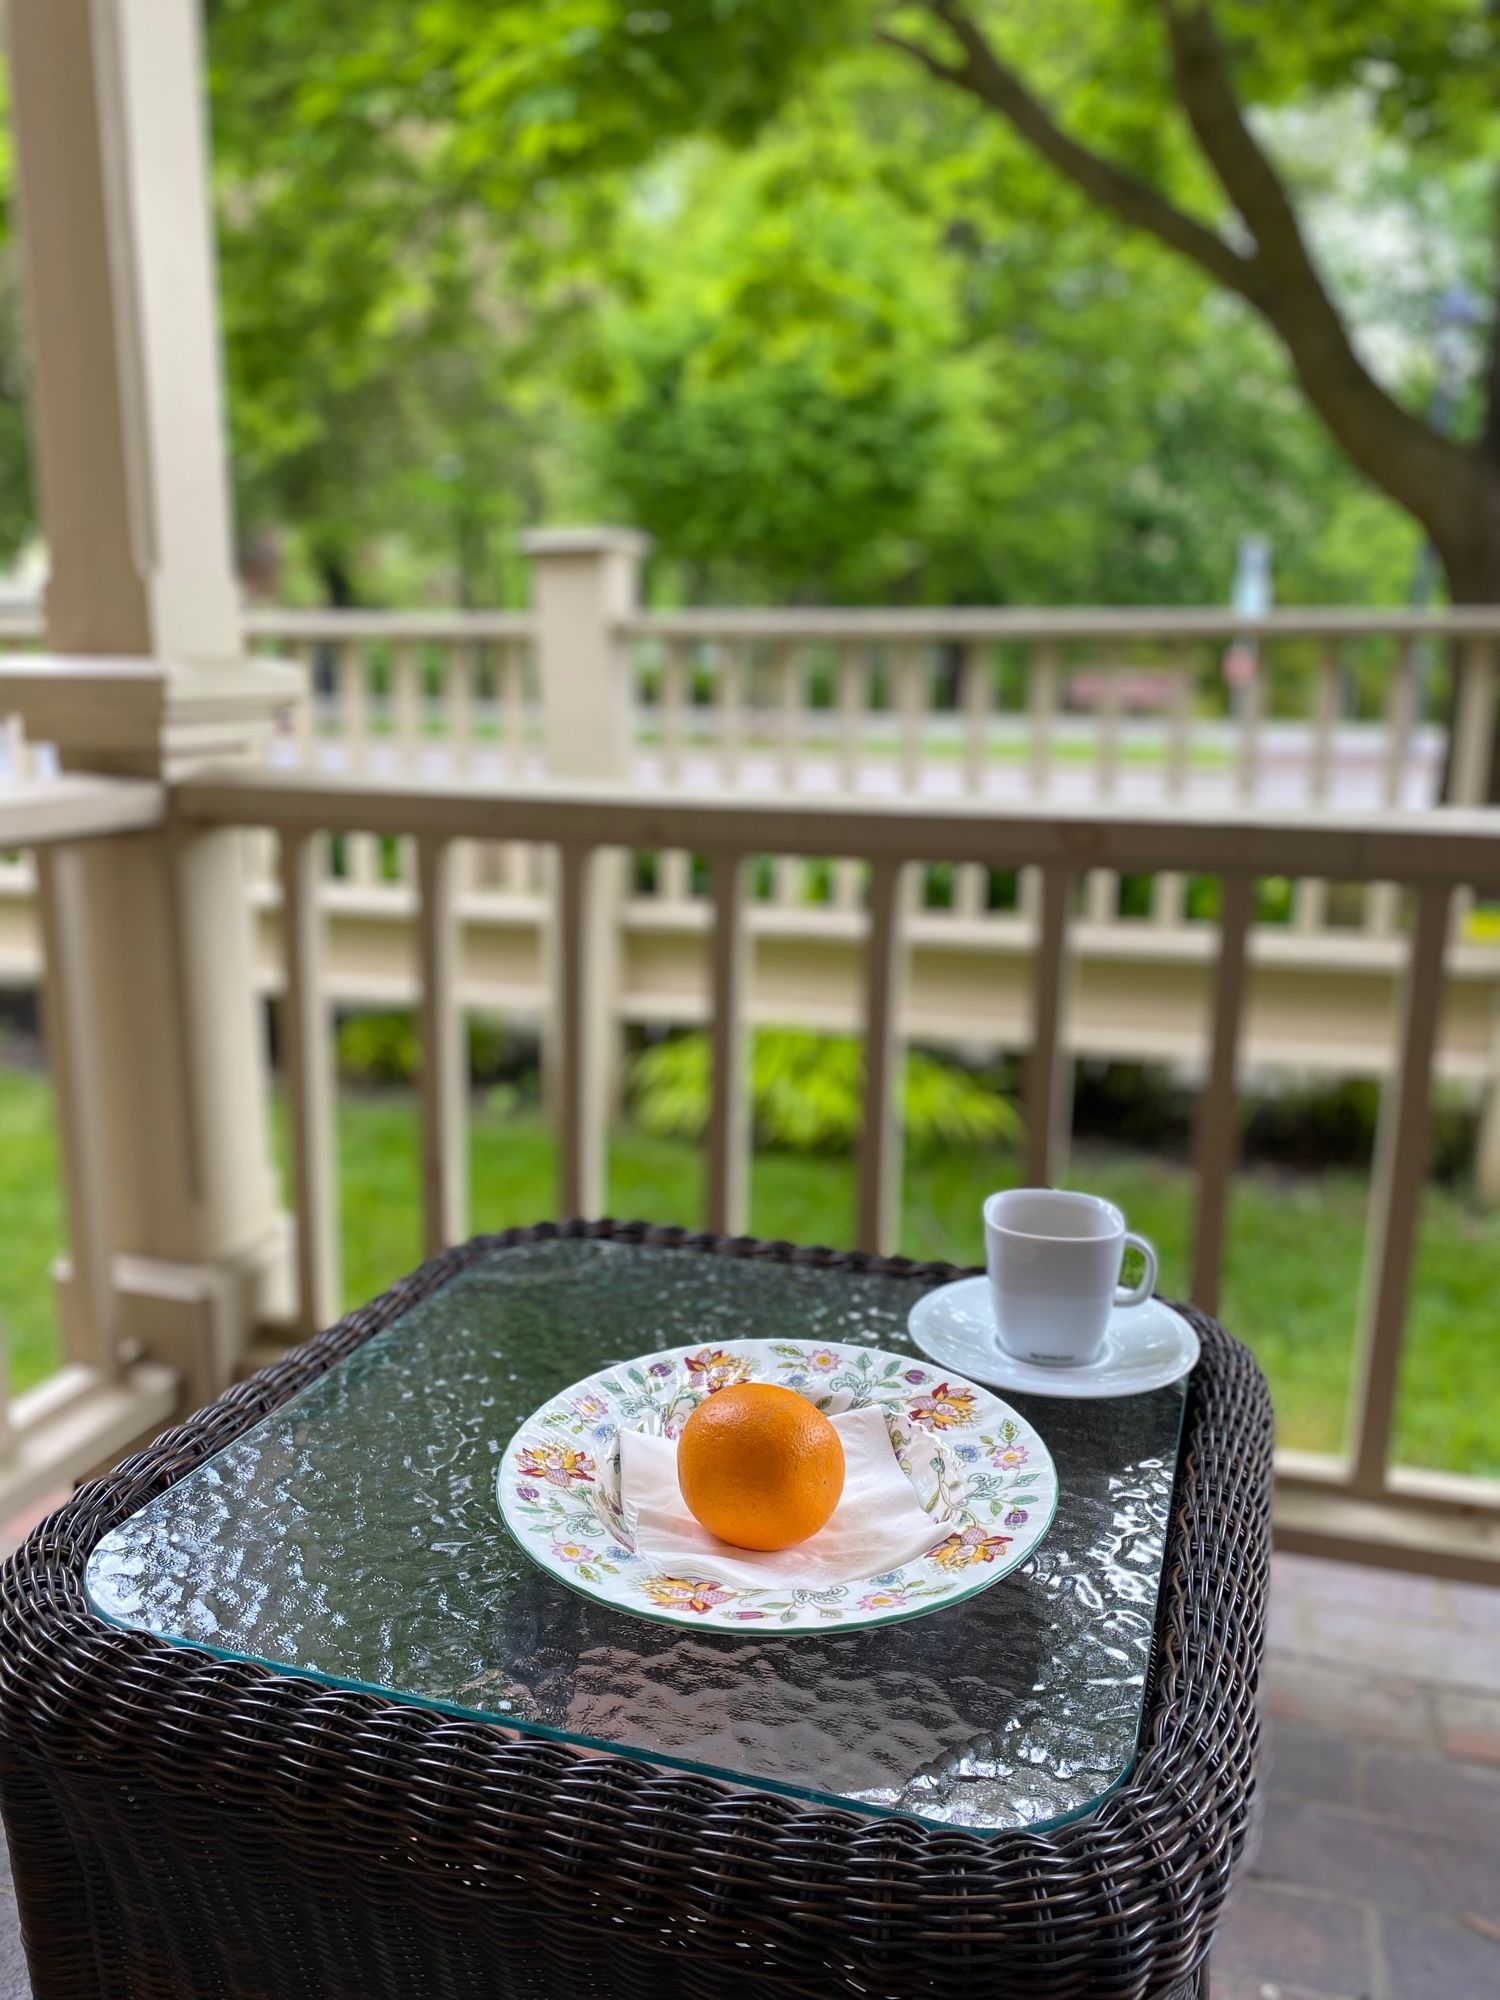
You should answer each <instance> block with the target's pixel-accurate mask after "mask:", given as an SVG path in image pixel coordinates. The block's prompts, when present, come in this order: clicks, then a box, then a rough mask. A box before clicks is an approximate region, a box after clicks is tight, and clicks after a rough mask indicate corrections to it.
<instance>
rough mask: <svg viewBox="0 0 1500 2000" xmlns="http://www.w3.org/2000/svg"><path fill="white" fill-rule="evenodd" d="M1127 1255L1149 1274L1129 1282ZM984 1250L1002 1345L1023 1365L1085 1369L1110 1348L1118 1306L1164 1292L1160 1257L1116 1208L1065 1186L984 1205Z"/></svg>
mask: <svg viewBox="0 0 1500 2000" xmlns="http://www.w3.org/2000/svg"><path fill="white" fill-rule="evenodd" d="M1127 1249H1133V1250H1138V1251H1139V1252H1140V1254H1141V1256H1142V1257H1144V1258H1145V1260H1146V1270H1145V1274H1144V1276H1143V1277H1142V1278H1141V1281H1140V1283H1139V1284H1137V1285H1122V1284H1121V1283H1120V1266H1121V1264H1122V1262H1123V1261H1124V1257H1125V1252H1126V1250H1127ZM984 1252H985V1262H986V1263H987V1264H988V1266H989V1273H990V1296H991V1298H992V1299H993V1301H994V1307H995V1331H996V1333H997V1335H998V1337H999V1341H1000V1345H1001V1346H1002V1347H1003V1348H1004V1349H1005V1351H1006V1353H1007V1354H1011V1355H1014V1356H1015V1358H1016V1359H1017V1360H1018V1361H1038V1362H1041V1363H1043V1364H1044V1365H1047V1366H1051V1367H1054V1368H1077V1367H1080V1366H1082V1365H1083V1364H1084V1363H1086V1362H1089V1361H1093V1360H1094V1359H1095V1358H1096V1357H1097V1355H1098V1353H1099V1350H1100V1349H1101V1348H1102V1347H1103V1345H1104V1336H1105V1333H1106V1332H1107V1330H1108V1328H1109V1316H1110V1314H1111V1313H1112V1312H1113V1311H1114V1309H1115V1307H1116V1306H1138V1305H1143V1304H1144V1303H1145V1301H1146V1300H1147V1299H1149V1298H1150V1296H1151V1294H1152V1292H1153V1291H1154V1290H1155V1289H1156V1252H1155V1251H1154V1250H1153V1249H1152V1247H1151V1245H1150V1244H1149V1243H1148V1242H1147V1241H1146V1240H1145V1238H1144V1237H1141V1236H1132V1235H1131V1234H1130V1232H1129V1231H1128V1230H1127V1229H1126V1227H1125V1218H1124V1216H1123V1215H1122V1214H1121V1213H1120V1211H1119V1209H1117V1208H1116V1207H1115V1205H1114V1203H1113V1202H1112V1201H1104V1200H1103V1199H1101V1197H1100V1196H1098V1195H1096V1194H1065V1193H1062V1192H1061V1191H1060V1190H1058V1189H1056V1188H1007V1189H1005V1190H1004V1192H1003V1193H1000V1194H992V1195H991V1196H990V1198H989V1200H988V1201H987V1202H986V1203H985V1205H984Z"/></svg>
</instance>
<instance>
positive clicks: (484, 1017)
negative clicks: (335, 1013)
mask: <svg viewBox="0 0 1500 2000" xmlns="http://www.w3.org/2000/svg"><path fill="white" fill-rule="evenodd" d="M465 1027H466V1032H467V1043H468V1061H469V1076H470V1078H471V1079H472V1080H473V1081H474V1082H475V1083H493V1084H500V1083H502V1082H503V1086H504V1088H506V1089H507V1090H509V1091H510V1093H511V1099H510V1101H513V1102H521V1101H523V1100H524V1099H526V1098H534V1097H535V1096H536V1094H537V1093H536V1089H535V1083H536V1077H537V1072H538V1067H539V1061H540V1058H539V1053H538V1048H537V1042H536V1038H535V1036H533V1035H527V1034H522V1033H520V1032H519V1031H518V1030H517V1029H515V1028H513V1027H512V1026H511V1025H510V1024H509V1022H507V1021H503V1020H501V1019H500V1017H499V1016H498V1015H495V1014H470V1015H468V1016H467V1017H466V1021H465ZM334 1047H335V1051H336V1056H337V1062H338V1072H339V1075H340V1076H341V1077H342V1078H343V1079H344V1080H345V1081H346V1082H348V1083H357V1084H371V1085H388V1084H405V1083H412V1082H414V1081H415V1079H416V1078H417V1077H418V1076H419V1075H420V1074H421V1070H422V1045H421V1042H420V1040H419V1038H418V1034H417V1023H416V1017H415V1015H414V1014H413V1013H412V1012H411V1010H410V1008H401V1007H398V1008H391V1009H390V1010H388V1011H386V1012H384V1013H372V1014H346V1015H344V1017H343V1018H342V1019H341V1020H340V1022H339V1024H338V1030H337V1034H336V1036H335V1041H334Z"/></svg>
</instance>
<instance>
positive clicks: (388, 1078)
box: [334, 1011, 422, 1084]
mask: <svg viewBox="0 0 1500 2000" xmlns="http://www.w3.org/2000/svg"><path fill="white" fill-rule="evenodd" d="M334 1049H335V1052H336V1056H337V1061H338V1072H339V1075H340V1076H341V1077H343V1078H344V1079H345V1081H346V1082H349V1083H366V1084H390V1083H410V1082H411V1081H412V1079H413V1078H414V1077H415V1076H416V1075H417V1074H418V1073H419V1071H420V1069H421V1066H422V1050H421V1044H420V1043H419V1042H418V1040H417V1027H416V1022H415V1020H414V1019H413V1018H412V1015H411V1013H410V1012H409V1011H392V1012H390V1013H387V1014H346V1015H345V1016H344V1018H343V1019H342V1020H341V1021H340V1022H339V1024H338V1030H337V1032H336V1034H335V1037H334Z"/></svg>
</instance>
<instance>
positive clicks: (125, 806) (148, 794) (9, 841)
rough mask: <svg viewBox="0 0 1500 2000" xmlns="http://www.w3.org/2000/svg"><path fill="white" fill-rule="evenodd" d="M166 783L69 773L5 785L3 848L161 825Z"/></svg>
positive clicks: (0, 825) (1, 793) (0, 826)
mask: <svg viewBox="0 0 1500 2000" xmlns="http://www.w3.org/2000/svg"><path fill="white" fill-rule="evenodd" d="M166 810H167V791H166V787H165V786H164V785H158V784H153V783H152V782H151V781H150V780H148V779H143V778H95V777H89V776H86V775H85V776H75V775H73V774H72V773H64V774H63V775H62V776H61V777H56V778H42V779H28V780H26V781H25V782H24V783H20V784H14V785H6V786H5V787H4V788H3V789H0V848H11V847H50V846H52V845H53V844H54V843H57V842H60V841H69V840H96V839H99V838H100V837H101V836H103V835H105V834H111V833H134V832H137V831H138V830H139V829H140V828H142V827H147V826H160V825H161V823H162V821H163V819H164V818H165V817H166Z"/></svg>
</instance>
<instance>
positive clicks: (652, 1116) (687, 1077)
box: [630, 1028, 1021, 1153]
mask: <svg viewBox="0 0 1500 2000" xmlns="http://www.w3.org/2000/svg"><path fill="white" fill-rule="evenodd" d="M710 1062H711V1052H710V1046H709V1040H708V1037H707V1036H706V1035H703V1034H688V1035H677V1036H674V1037H672V1038H671V1039H670V1040H668V1041H663V1042H657V1043H655V1044H654V1045H653V1046H651V1047H649V1048H646V1049H643V1050H642V1051H641V1053H640V1054H639V1055H638V1056H636V1058H635V1060H634V1061H633V1062H632V1064H631V1066H630V1099H631V1109H632V1111H633V1114H634V1116H635V1119H636V1122H637V1123H638V1124H639V1126H640V1127H641V1129H642V1130H643V1131H644V1132H648V1133H650V1134H651V1135H652V1136H653V1137H655V1138H680V1139H697V1138H701V1137H702V1136H703V1134H704V1132H705V1131H706V1130H707V1129H708V1108H709V1092H710ZM864 1067H865V1066H864V1052H863V1050H862V1048H861V1046H860V1044H859V1043H858V1042H856V1041H855V1040H854V1039H853V1037H851V1036H847V1035H808V1034H802V1033H799V1032H797V1031H795V1030H792V1029H785V1028H768V1029H761V1030H760V1031H759V1032H757V1034H756V1036H755V1038H754V1046H753V1050H752V1054H751V1062H750V1100H751V1108H752V1111H753V1114H754V1120H755V1131H756V1135H757V1137H758V1138H759V1139H760V1141H761V1142H762V1143H763V1144H765V1145H767V1146H773V1147H777V1148H780V1149H783V1150H785V1151H787V1152H793V1153H841V1152H846V1151H847V1150H848V1149H849V1148H850V1147H851V1146H852V1145H853V1144H854V1143H855V1141H856V1140H857V1139H858V1137H859V1134H860V1132H861V1131H862V1129H863V1126H864V1092H865V1074H864ZM904 1103H905V1125H906V1135H907V1140H908V1143H909V1144H910V1145H911V1146H912V1147H913V1148H914V1149H915V1150H917V1151H921V1150H923V1149H924V1148H931V1147H936V1146H958V1147H973V1146H985V1145H998V1144H1001V1143H1008V1142H1010V1141H1013V1140H1015V1139H1016V1138H1017V1137H1018V1136H1019V1134H1020V1129H1021V1128H1020V1120H1019V1118H1018V1117H1017V1115H1016V1111H1015V1107H1014V1106H1013V1105H1012V1104H1011V1103H1010V1102H1009V1101H1008V1100H1007V1099H1006V1098H1004V1097H1001V1096H1000V1095H998V1094H997V1093H996V1092H995V1091H994V1090H993V1089H992V1088H990V1087H989V1086H988V1085H987V1084H986V1083H985V1082H984V1081H983V1080H982V1079H980V1078H979V1077H976V1076H975V1075H973V1074H972V1072H970V1071H968V1070H966V1069H964V1068H962V1067H961V1066H960V1065H959V1064H958V1063H956V1062H954V1061H952V1060H951V1058H948V1057H945V1056H938V1055H933V1054H931V1053H929V1052H927V1051H926V1050H922V1049H913V1050H911V1051H910V1052H909V1053H908V1055H907V1059H906V1081H905V1099H904Z"/></svg>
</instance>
